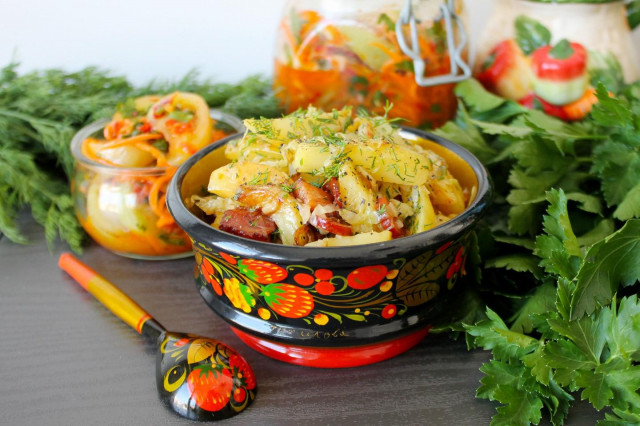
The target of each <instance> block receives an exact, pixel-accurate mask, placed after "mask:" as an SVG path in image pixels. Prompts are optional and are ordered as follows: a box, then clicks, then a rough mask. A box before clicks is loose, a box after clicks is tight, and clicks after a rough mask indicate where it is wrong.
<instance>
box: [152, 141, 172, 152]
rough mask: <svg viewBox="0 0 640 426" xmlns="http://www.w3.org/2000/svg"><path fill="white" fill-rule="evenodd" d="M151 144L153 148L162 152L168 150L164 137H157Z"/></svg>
mask: <svg viewBox="0 0 640 426" xmlns="http://www.w3.org/2000/svg"><path fill="white" fill-rule="evenodd" d="M151 146H153V147H154V148H156V149H158V150H160V151H162V152H168V151H169V142H167V141H166V140H164V139H159V140H157V141H154V142H153V143H152V144H151Z"/></svg>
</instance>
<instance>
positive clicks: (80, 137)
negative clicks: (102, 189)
mask: <svg viewBox="0 0 640 426" xmlns="http://www.w3.org/2000/svg"><path fill="white" fill-rule="evenodd" d="M209 115H210V116H211V118H212V119H214V120H217V121H221V122H224V123H226V124H228V125H230V126H231V127H233V128H234V129H235V130H236V131H237V132H238V133H239V132H243V131H244V124H243V122H242V120H241V119H240V118H238V117H236V116H235V115H232V114H229V113H226V112H224V111H221V110H218V109H210V110H209ZM110 121H111V119H110V118H102V119H99V120H96V121H94V122H92V123H89V124H87V125H86V126H84V127H83V128H81V129H80V130H78V131H77V132H76V134H75V135H73V138H72V139H71V144H70V150H71V155H72V156H73V158H74V160H75V161H76V162H78V163H80V164H82V165H83V166H84V167H88V168H92V169H95V170H100V171H101V172H103V173H104V172H106V173H113V174H115V173H117V174H128V175H148V176H149V175H162V174H165V173H167V171H169V170H175V169H176V168H177V167H174V166H164V167H160V166H151V167H126V166H116V165H113V166H112V165H109V164H103V163H99V162H97V161H94V160H91V159H90V158H87V157H86V156H85V155H84V154H83V153H82V142H83V141H84V140H85V139H87V138H89V137H91V136H92V135H94V134H96V133H97V132H100V131H102V129H104V126H105V125H106V124H107V123H109V122H110Z"/></svg>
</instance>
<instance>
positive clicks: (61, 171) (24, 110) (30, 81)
mask: <svg viewBox="0 0 640 426" xmlns="http://www.w3.org/2000/svg"><path fill="white" fill-rule="evenodd" d="M175 90H182V91H188V92H194V93H198V94H199V95H201V96H202V97H203V98H204V99H205V100H206V101H207V103H208V104H209V106H210V107H217V108H220V109H223V110H225V111H227V112H230V113H232V114H235V115H237V116H239V117H240V118H249V117H261V116H262V117H277V116H280V115H281V113H282V111H281V110H280V108H279V107H278V103H277V101H276V99H275V98H274V97H273V96H272V93H271V83H270V81H269V80H268V79H265V78H262V77H260V76H250V77H248V78H246V79H244V80H243V81H241V82H239V83H238V84H227V83H214V82H212V81H210V80H203V79H201V78H199V75H198V73H197V72H195V71H191V72H189V73H187V75H185V76H184V77H183V78H182V79H180V80H178V81H164V82H163V81H152V82H150V83H149V84H147V85H145V86H142V87H134V86H133V85H132V84H131V83H129V81H128V80H127V79H126V78H125V77H122V76H116V75H111V74H109V73H108V72H106V71H103V70H100V69H97V68H95V67H87V68H84V69H82V70H79V71H76V72H68V71H64V70H60V69H45V70H39V71H34V72H29V73H25V74H20V73H19V72H18V64H17V63H10V64H8V65H7V66H5V67H3V68H0V233H2V234H3V235H4V236H5V237H6V238H8V239H10V240H11V241H14V242H16V243H20V244H25V243H27V242H28V241H27V238H26V237H25V235H24V234H23V232H22V231H21V230H20V229H19V226H18V224H17V222H16V219H17V217H18V215H19V214H20V212H22V211H24V210H25V209H29V210H30V212H31V214H32V216H33V217H34V219H35V220H36V221H37V223H39V224H40V225H42V226H43V228H44V233H45V237H46V241H47V244H48V246H49V247H50V248H51V247H52V244H53V243H54V241H55V240H56V238H60V239H62V240H63V241H66V242H67V243H68V244H69V246H70V248H71V249H72V250H74V251H76V252H81V251H82V246H83V244H84V242H85V241H86V240H87V238H86V235H85V233H84V231H83V230H82V228H81V227H80V225H79V223H78V221H77V219H76V216H75V213H74V206H73V202H72V199H71V196H70V192H69V185H70V181H71V178H72V173H73V158H72V156H71V153H70V150H69V143H70V141H71V138H72V137H73V135H74V134H75V132H77V131H78V130H79V129H80V128H81V127H83V126H85V125H87V124H89V123H90V122H92V121H94V120H96V119H98V118H105V117H110V116H111V115H112V114H113V112H114V111H115V110H116V108H118V107H119V108H121V109H123V110H125V109H127V108H131V107H132V103H131V102H127V99H130V98H133V97H136V96H141V95H144V94H151V93H154V94H158V93H169V92H172V91H175Z"/></svg>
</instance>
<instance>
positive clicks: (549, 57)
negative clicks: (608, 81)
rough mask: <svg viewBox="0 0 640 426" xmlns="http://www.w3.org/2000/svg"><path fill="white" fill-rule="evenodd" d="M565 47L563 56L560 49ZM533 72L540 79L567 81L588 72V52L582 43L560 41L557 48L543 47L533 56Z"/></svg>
mask: <svg viewBox="0 0 640 426" xmlns="http://www.w3.org/2000/svg"><path fill="white" fill-rule="evenodd" d="M560 47H563V49H562V54H558V53H555V54H554V52H558V49H559V48H560ZM531 66H532V68H533V72H534V73H535V75H536V76H537V77H539V78H545V79H549V80H556V81H565V80H571V79H573V78H576V77H579V76H581V75H583V74H584V73H585V72H586V70H587V50H586V49H585V48H584V46H582V45H581V44H580V43H573V42H572V43H569V42H567V41H566V40H562V41H560V42H559V43H558V44H557V45H556V46H543V47H540V48H538V49H536V51H535V52H533V54H532V55H531Z"/></svg>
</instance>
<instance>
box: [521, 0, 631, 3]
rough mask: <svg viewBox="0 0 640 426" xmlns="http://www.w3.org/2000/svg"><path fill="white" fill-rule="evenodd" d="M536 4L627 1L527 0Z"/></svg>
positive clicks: (619, 0) (618, 0)
mask: <svg viewBox="0 0 640 426" xmlns="http://www.w3.org/2000/svg"><path fill="white" fill-rule="evenodd" d="M527 1H532V2H536V3H594V4H597V3H615V2H622V1H626V0H527Z"/></svg>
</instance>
